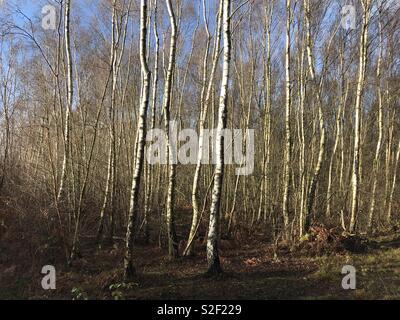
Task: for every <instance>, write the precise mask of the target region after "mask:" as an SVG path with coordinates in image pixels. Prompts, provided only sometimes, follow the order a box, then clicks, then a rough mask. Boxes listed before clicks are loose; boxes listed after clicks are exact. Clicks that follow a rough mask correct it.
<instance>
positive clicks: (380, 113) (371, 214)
mask: <svg viewBox="0 0 400 320" xmlns="http://www.w3.org/2000/svg"><path fill="white" fill-rule="evenodd" d="M381 10H382V8H379V22H378V24H379V56H378V62H377V67H376V81H377V82H378V85H377V96H378V141H377V143H376V149H375V158H374V163H373V173H372V175H373V178H372V179H373V180H372V195H371V205H370V209H369V216H368V225H367V229H368V232H371V231H372V225H373V220H374V213H375V201H376V200H375V195H376V187H377V184H378V174H379V169H380V161H381V150H382V140H383V103H382V89H381V68H382V55H383V34H382V19H381Z"/></svg>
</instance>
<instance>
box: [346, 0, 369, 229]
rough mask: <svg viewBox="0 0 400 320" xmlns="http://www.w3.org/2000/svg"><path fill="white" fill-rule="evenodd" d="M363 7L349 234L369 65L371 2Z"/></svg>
mask: <svg viewBox="0 0 400 320" xmlns="http://www.w3.org/2000/svg"><path fill="white" fill-rule="evenodd" d="M361 3H362V6H363V22H362V30H361V37H360V49H359V66H358V80H357V92H356V104H355V108H354V109H355V124H354V126H355V129H354V154H353V172H352V195H351V217H350V225H349V232H350V233H354V232H355V231H356V223H357V215H358V209H359V189H360V186H359V178H360V134H361V105H362V98H363V91H364V81H365V66H366V63H367V43H368V25H369V14H370V6H371V0H361Z"/></svg>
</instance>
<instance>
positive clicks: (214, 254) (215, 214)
mask: <svg viewBox="0 0 400 320" xmlns="http://www.w3.org/2000/svg"><path fill="white" fill-rule="evenodd" d="M221 1H223V19H222V20H223V31H224V37H223V38H224V63H223V73H222V80H221V81H222V82H221V94H220V102H219V109H218V126H217V132H216V135H217V136H216V144H215V147H216V150H215V154H216V160H217V161H216V165H215V171H214V186H213V193H212V202H211V209H210V222H209V228H208V238H207V262H208V273H210V274H217V273H220V272H221V271H222V269H221V265H220V260H219V255H218V238H219V222H220V206H221V193H222V184H223V178H224V137H223V130H224V129H225V128H226V121H227V103H228V86H229V71H230V64H231V26H230V20H231V18H230V14H231V13H230V10H231V1H230V0H221Z"/></svg>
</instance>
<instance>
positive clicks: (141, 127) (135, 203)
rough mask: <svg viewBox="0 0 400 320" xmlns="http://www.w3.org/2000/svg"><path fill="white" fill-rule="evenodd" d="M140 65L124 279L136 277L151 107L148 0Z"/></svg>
mask: <svg viewBox="0 0 400 320" xmlns="http://www.w3.org/2000/svg"><path fill="white" fill-rule="evenodd" d="M140 4H141V6H140V65H141V73H142V79H143V81H142V94H141V101H140V110H139V119H138V129H137V145H136V156H135V166H134V172H133V177H132V189H131V197H130V207H129V216H128V227H127V232H126V239H125V241H126V247H125V256H124V278H125V280H128V279H131V278H132V277H133V276H134V275H135V268H134V266H133V261H132V258H133V257H132V251H133V238H134V234H133V233H134V228H135V224H136V223H137V218H138V210H139V191H140V180H141V174H142V171H143V162H144V147H145V141H146V117H147V110H148V105H149V95H150V78H151V73H150V70H149V67H148V63H147V55H146V44H147V0H141V2H140Z"/></svg>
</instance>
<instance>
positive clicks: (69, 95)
mask: <svg viewBox="0 0 400 320" xmlns="http://www.w3.org/2000/svg"><path fill="white" fill-rule="evenodd" d="M70 15H71V0H66V2H65V13H64V37H65V55H66V62H67V104H66V106H65V119H64V157H63V162H62V169H61V180H60V186H59V189H58V195H57V201H58V202H60V201H61V199H62V196H63V192H64V189H65V185H66V180H67V170H68V169H67V168H68V163H69V158H70V152H69V150H70V113H71V109H72V103H73V98H74V87H73V80H72V56H71V39H70Z"/></svg>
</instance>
